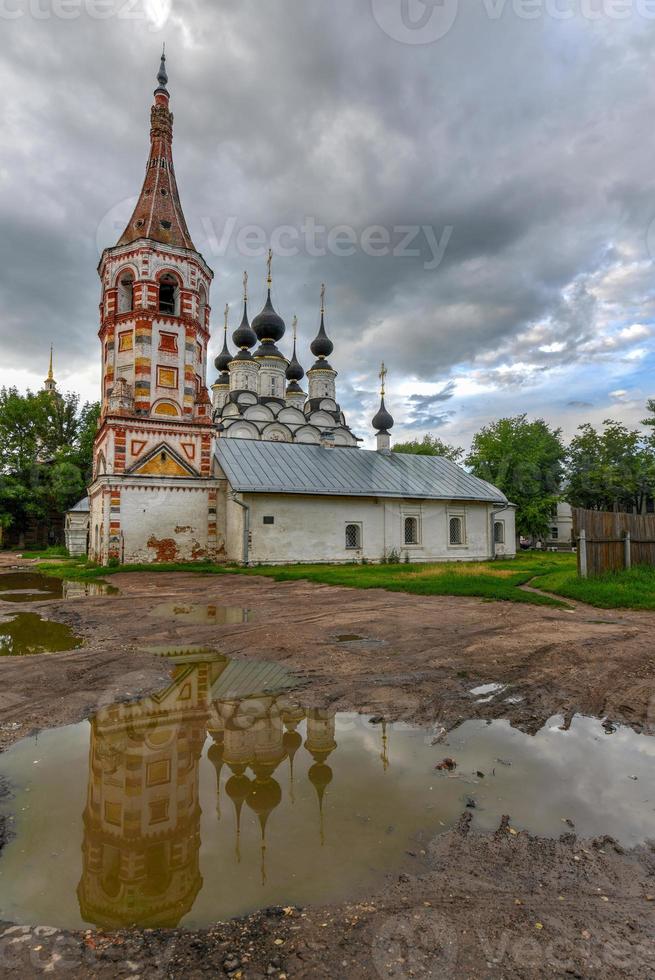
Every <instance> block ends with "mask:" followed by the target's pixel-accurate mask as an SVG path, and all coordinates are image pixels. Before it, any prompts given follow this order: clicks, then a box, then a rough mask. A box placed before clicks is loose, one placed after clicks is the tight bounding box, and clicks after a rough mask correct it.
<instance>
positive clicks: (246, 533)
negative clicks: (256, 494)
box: [230, 494, 250, 566]
mask: <svg viewBox="0 0 655 980" xmlns="http://www.w3.org/2000/svg"><path fill="white" fill-rule="evenodd" d="M230 499H231V500H232V501H233V502H234V503H235V504H236V505H237V507H241V508H242V509H243V564H244V565H246V566H247V565H248V540H249V538H250V507H249V506H248V504H244V502H243V500H239V498H238V497H237V496H236V494H231V496H230Z"/></svg>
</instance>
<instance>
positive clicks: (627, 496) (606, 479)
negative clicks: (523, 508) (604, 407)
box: [567, 403, 655, 512]
mask: <svg viewBox="0 0 655 980" xmlns="http://www.w3.org/2000/svg"><path fill="white" fill-rule="evenodd" d="M654 404H655V403H654ZM644 424H648V423H647V422H645V423H644ZM603 425H604V429H603V430H602V431H600V432H598V431H597V430H596V429H594V427H593V426H592V425H590V424H589V423H586V424H585V425H581V426H580V427H579V429H578V435H577V436H575V438H574V439H572V441H571V445H570V446H569V451H568V492H567V497H568V499H569V501H570V503H571V504H573V506H574V507H585V508H587V509H588V510H621V511H624V510H627V511H630V510H632V509H633V508H634V509H636V510H637V512H641V510H642V508H643V504H644V501H645V499H646V497H647V496H648V495H650V494H653V493H654V492H655V452H654V451H653V445H652V441H651V440H649V439H648V437H646V436H644V435H643V434H642V433H641V432H639V431H638V430H637V429H628V428H627V427H626V426H625V425H623V424H622V423H621V422H615V421H613V420H612V419H606V420H605V421H604V423H603Z"/></svg>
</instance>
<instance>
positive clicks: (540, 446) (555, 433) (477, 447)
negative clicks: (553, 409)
mask: <svg viewBox="0 0 655 980" xmlns="http://www.w3.org/2000/svg"><path fill="white" fill-rule="evenodd" d="M565 456H566V450H565V448H564V445H563V443H562V433H561V429H551V428H550V427H549V426H548V425H547V423H546V422H545V421H544V420H543V419H536V420H535V421H534V422H530V421H528V418H527V415H517V416H515V417H514V418H505V419H499V420H498V421H497V422H493V423H492V424H491V425H488V426H485V427H484V428H483V429H481V430H480V431H479V432H478V433H476V435H475V436H474V438H473V443H472V446H471V451H470V453H469V455H468V456H467V458H466V464H467V466H469V467H470V469H471V472H472V473H473V474H474V475H475V476H477V477H480V478H481V479H483V480H487V481H488V482H489V483H493V484H494V486H496V487H498V488H499V489H500V490H502V491H503V493H504V494H505V496H506V497H507V498H508V499H509V500H510V501H511V502H512V503H513V504H516V506H517V511H516V531H517V534H518V535H522V536H525V537H530V538H540V537H545V535H546V534H547V533H548V528H549V527H550V524H551V520H552V514H553V510H554V508H555V507H556V506H557V502H558V500H559V498H560V488H561V485H562V476H563V472H564V459H565Z"/></svg>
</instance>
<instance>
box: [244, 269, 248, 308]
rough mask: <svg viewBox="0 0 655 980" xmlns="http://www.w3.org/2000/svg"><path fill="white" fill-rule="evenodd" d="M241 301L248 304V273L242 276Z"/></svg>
mask: <svg viewBox="0 0 655 980" xmlns="http://www.w3.org/2000/svg"><path fill="white" fill-rule="evenodd" d="M243 301H244V303H247V302H248V273H247V272H244V274H243Z"/></svg>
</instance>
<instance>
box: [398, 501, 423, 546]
mask: <svg viewBox="0 0 655 980" xmlns="http://www.w3.org/2000/svg"><path fill="white" fill-rule="evenodd" d="M400 516H401V526H400V536H401V542H400V544H401V548H422V547H423V527H422V524H423V522H422V520H421V512H420V511H418V510H409V511H407V510H404V511H402V513H401V515H400ZM407 520H412V521H416V541H415V542H413V543H412V544H407V542H406V541H405V521H407Z"/></svg>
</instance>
